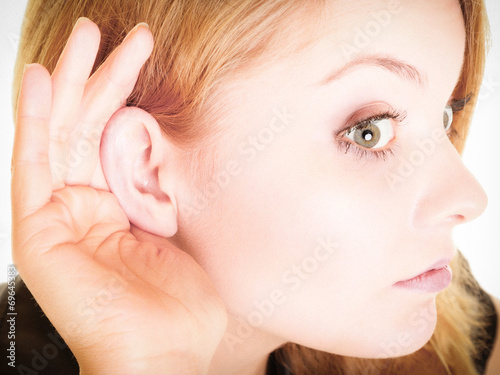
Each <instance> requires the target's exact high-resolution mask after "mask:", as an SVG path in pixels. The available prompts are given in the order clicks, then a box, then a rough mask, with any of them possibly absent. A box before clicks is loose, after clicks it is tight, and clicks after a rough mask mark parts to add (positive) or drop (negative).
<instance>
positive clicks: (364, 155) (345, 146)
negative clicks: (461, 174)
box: [336, 94, 472, 160]
mask: <svg viewBox="0 0 500 375" xmlns="http://www.w3.org/2000/svg"><path fill="white" fill-rule="evenodd" d="M471 99H472V94H468V95H466V96H465V97H464V98H462V99H459V100H456V99H455V100H452V101H451V103H450V104H449V106H450V107H451V109H452V111H453V114H456V113H459V112H461V111H462V110H463V109H464V108H465V107H466V106H467V105H468V104H469V102H470V101H471ZM406 116H407V113H406V111H403V112H400V111H398V110H395V109H392V110H390V111H387V112H383V113H380V114H377V115H375V116H370V117H368V118H366V119H364V120H361V121H359V122H357V123H356V124H355V125H353V126H350V127H349V128H347V129H344V130H342V131H341V132H340V133H339V134H338V135H337V137H336V138H337V142H338V144H339V148H340V150H341V151H342V152H344V154H347V153H348V152H349V151H353V152H354V153H355V156H356V157H357V158H358V159H368V160H370V159H372V158H375V159H382V160H386V159H387V157H388V156H393V155H394V150H395V148H396V147H397V144H393V145H392V146H391V147H388V148H386V149H382V150H369V149H365V148H362V147H360V146H358V145H356V144H355V143H354V142H351V141H348V140H346V139H344V138H343V137H344V136H345V135H346V134H348V133H350V132H351V131H353V130H354V129H356V128H358V127H362V126H363V125H365V124H367V123H371V122H374V121H379V120H385V119H391V120H394V121H395V122H396V125H401V124H402V123H403V122H404V120H405V119H406ZM457 135H458V132H457V131H456V130H455V129H453V127H452V128H451V129H450V131H449V133H448V137H450V138H453V137H456V136H457Z"/></svg>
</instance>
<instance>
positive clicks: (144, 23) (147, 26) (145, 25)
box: [135, 22, 149, 30]
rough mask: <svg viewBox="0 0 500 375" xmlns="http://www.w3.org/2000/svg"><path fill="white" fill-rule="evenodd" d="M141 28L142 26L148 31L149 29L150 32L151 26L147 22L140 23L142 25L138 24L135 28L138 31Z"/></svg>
mask: <svg viewBox="0 0 500 375" xmlns="http://www.w3.org/2000/svg"><path fill="white" fill-rule="evenodd" d="M141 26H142V27H145V28H146V29H148V30H149V25H148V24H147V23H146V22H140V23H138V24H137V25H136V26H135V28H136V29H138V28H139V27H141Z"/></svg>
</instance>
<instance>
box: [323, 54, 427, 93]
mask: <svg viewBox="0 0 500 375" xmlns="http://www.w3.org/2000/svg"><path fill="white" fill-rule="evenodd" d="M363 65H371V66H375V67H377V68H382V69H384V70H387V71H389V72H390V73H393V74H395V75H397V76H398V77H399V78H401V79H403V80H406V81H410V82H413V83H415V84H416V85H418V86H421V87H422V86H424V85H425V83H426V82H427V79H426V77H425V76H424V75H423V74H422V73H420V71H419V70H418V69H417V68H415V67H414V66H413V65H410V64H407V63H405V62H404V61H401V60H397V59H394V58H391V57H386V56H378V55H369V56H358V57H357V58H355V59H354V60H352V61H350V62H348V63H347V64H346V65H344V66H343V67H342V68H340V69H338V70H335V71H334V72H332V73H330V74H329V75H328V76H327V77H326V78H325V79H324V80H322V81H321V82H320V84H321V85H325V84H328V83H330V82H332V81H335V80H337V79H340V78H341V77H343V76H345V75H347V74H349V73H351V72H352V71H353V70H355V69H357V68H360V67H361V66H363Z"/></svg>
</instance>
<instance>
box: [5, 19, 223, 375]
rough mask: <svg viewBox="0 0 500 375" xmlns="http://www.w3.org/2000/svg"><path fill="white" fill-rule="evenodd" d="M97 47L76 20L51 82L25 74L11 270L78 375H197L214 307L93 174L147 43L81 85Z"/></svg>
mask: <svg viewBox="0 0 500 375" xmlns="http://www.w3.org/2000/svg"><path fill="white" fill-rule="evenodd" d="M99 39H100V33H99V30H98V28H97V26H96V25H95V24H94V23H92V22H91V21H90V20H87V19H82V20H81V21H80V22H78V23H77V25H76V26H75V28H74V30H73V32H72V34H71V36H70V38H69V40H68V42H67V45H66V47H65V49H64V51H63V53H62V55H61V57H60V59H59V62H58V64H57V67H56V69H55V70H54V73H53V75H52V77H51V76H50V74H49V72H48V71H47V70H46V69H45V68H44V67H43V66H41V65H38V64H33V65H29V66H27V68H26V69H25V72H24V76H23V81H22V85H21V91H20V95H19V105H18V112H17V124H16V134H15V141H14V153H13V160H12V211H13V222H12V225H13V233H12V234H13V236H12V238H13V258H14V261H15V263H16V265H17V267H18V270H19V273H20V275H21V276H22V278H23V280H24V281H25V283H26V285H27V286H28V288H29V289H30V291H31V292H32V294H33V296H34V297H35V299H36V300H37V301H38V303H39V304H40V306H41V307H42V309H43V310H44V312H45V313H46V314H47V316H48V317H49V319H50V320H51V322H52V323H53V325H54V326H55V327H56V329H57V330H58V331H59V333H60V334H61V336H62V337H63V338H64V340H65V341H66V343H67V344H68V345H69V347H70V349H71V350H72V351H73V353H74V354H75V356H76V358H77V360H78V362H79V364H80V369H81V372H82V373H91V374H101V373H102V374H137V373H141V374H142V373H148V374H170V373H175V374H195V373H196V374H199V373H204V372H206V371H207V369H208V366H209V364H210V360H211V358H212V356H213V353H214V352H215V349H216V347H217V345H218V343H219V341H220V340H221V338H222V335H223V333H224V330H225V325H226V321H227V316H226V312H225V308H224V304H223V303H222V300H221V299H220V297H219V296H218V294H217V293H216V291H215V289H214V288H213V286H212V283H211V282H210V280H209V279H208V276H207V275H206V274H205V273H204V272H203V270H202V269H201V267H200V266H199V265H198V264H197V263H196V262H195V261H194V260H193V259H192V258H191V257H190V256H189V255H187V254H186V253H184V252H182V251H181V250H180V249H178V248H175V247H174V246H173V245H171V244H170V243H169V242H168V241H166V240H165V239H161V238H157V237H154V236H153V235H149V234H147V235H146V234H145V235H138V234H137V233H136V232H135V231H134V234H135V235H133V234H132V233H131V231H130V229H131V228H130V224H129V221H128V219H127V217H126V215H125V214H124V212H123V210H122V209H121V208H120V206H119V204H118V202H117V200H116V198H115V197H114V196H113V194H112V193H110V192H109V189H108V188H107V185H106V183H105V180H104V176H103V174H102V170H101V167H100V160H99V153H98V150H99V140H100V134H101V132H102V130H103V127H104V125H105V124H106V122H107V121H108V119H109V118H110V117H111V116H112V115H113V113H114V112H115V111H116V110H117V109H119V108H121V107H122V106H123V105H124V103H125V100H126V98H127V97H128V95H129V94H130V93H131V91H132V89H133V87H134V84H135V82H136V80H137V77H138V74H139V70H140V68H141V67H142V65H143V64H144V62H145V61H146V60H147V59H148V57H149V55H150V53H151V51H152V48H153V39H152V35H151V33H150V32H149V30H148V29H147V27H145V26H141V25H138V27H136V28H135V29H134V30H133V31H132V32H131V33H129V35H128V37H127V38H126V40H125V41H124V42H123V43H122V44H121V45H120V46H119V47H118V48H117V49H116V50H115V51H114V52H113V54H112V55H111V56H110V57H109V58H108V59H107V60H106V62H105V63H104V64H103V65H102V66H101V67H100V69H99V70H98V71H96V72H95V73H94V74H93V75H92V77H90V78H88V76H89V74H90V71H91V69H92V66H93V63H94V60H95V56H96V54H97V50H98V47H99ZM89 135H91V136H92V137H93V138H92V139H90V138H89ZM88 143H90V144H91V145H92V147H90V148H88V147H87V148H86V151H85V155H83V156H82V155H80V156H82V157H81V159H80V160H79V162H75V163H73V164H71V165H70V164H68V160H73V161H74V158H72V153H75V152H76V153H77V154H78V152H79V151H78V150H79V148H82V146H81V145H82V144H86V145H88ZM146 238H147V240H146Z"/></svg>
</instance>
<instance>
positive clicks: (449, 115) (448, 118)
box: [443, 105, 453, 131]
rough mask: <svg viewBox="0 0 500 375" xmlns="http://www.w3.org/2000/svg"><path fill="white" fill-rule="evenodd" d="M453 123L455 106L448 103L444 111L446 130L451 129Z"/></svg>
mask: <svg viewBox="0 0 500 375" xmlns="http://www.w3.org/2000/svg"><path fill="white" fill-rule="evenodd" d="M452 123H453V108H451V106H450V105H446V107H444V112H443V125H444V130H446V131H448V130H450V128H451V124H452Z"/></svg>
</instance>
